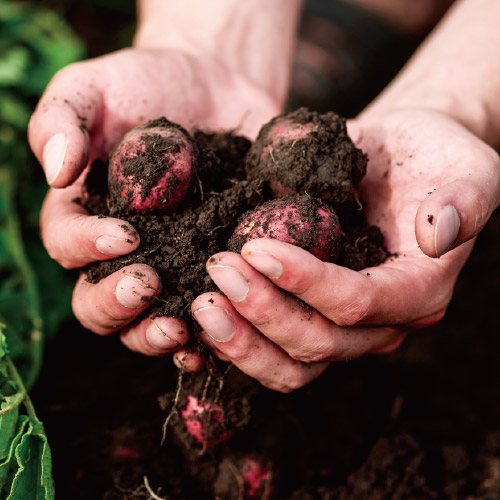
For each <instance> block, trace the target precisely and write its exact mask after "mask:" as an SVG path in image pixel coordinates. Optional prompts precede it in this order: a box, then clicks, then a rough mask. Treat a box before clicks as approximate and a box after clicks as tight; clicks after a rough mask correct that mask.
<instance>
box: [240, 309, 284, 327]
mask: <svg viewBox="0 0 500 500" xmlns="http://www.w3.org/2000/svg"><path fill="white" fill-rule="evenodd" d="M248 319H249V320H250V321H251V322H252V324H253V325H254V326H255V327H256V328H257V329H258V330H261V329H265V328H266V327H267V326H269V325H272V324H275V323H276V322H279V320H280V318H278V310H277V309H270V308H269V307H266V306H264V305H262V306H261V307H255V308H254V312H253V314H252V315H251V319H250V317H248Z"/></svg>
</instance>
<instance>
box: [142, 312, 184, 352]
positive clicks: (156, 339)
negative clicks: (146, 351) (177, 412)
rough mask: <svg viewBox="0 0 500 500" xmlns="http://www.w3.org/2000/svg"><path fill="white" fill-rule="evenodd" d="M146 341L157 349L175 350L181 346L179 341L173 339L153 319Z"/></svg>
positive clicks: (147, 331)
mask: <svg viewBox="0 0 500 500" xmlns="http://www.w3.org/2000/svg"><path fill="white" fill-rule="evenodd" d="M146 340H147V341H148V342H149V343H150V344H151V346H152V347H154V348H155V349H174V348H175V347H177V346H178V345H180V344H179V342H177V340H174V339H171V338H170V337H169V336H168V335H167V334H166V333H165V332H164V331H163V330H162V329H161V328H160V327H159V326H158V323H157V322H156V321H155V320H154V319H151V324H150V325H149V326H148V327H147V329H146Z"/></svg>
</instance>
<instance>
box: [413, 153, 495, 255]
mask: <svg viewBox="0 0 500 500" xmlns="http://www.w3.org/2000/svg"><path fill="white" fill-rule="evenodd" d="M498 163H499V162H498V158H495V162H494V165H495V169H494V170H492V171H491V175H489V172H486V171H481V169H478V168H476V169H474V177H471V176H470V175H469V176H468V177H467V179H457V180H453V181H452V182H450V183H448V184H445V185H443V186H441V187H439V188H438V189H437V190H436V191H434V192H432V193H431V194H429V196H428V197H427V198H426V199H425V200H424V201H423V202H422V203H421V205H420V207H419V209H418V211H417V215H416V218H415V234H416V236H417V241H418V244H419V245H420V248H421V249H422V251H423V252H424V253H425V254H426V255H428V256H430V257H440V256H441V255H443V254H445V253H446V252H448V251H449V250H451V249H452V248H455V247H457V246H458V245H460V244H462V243H464V242H465V241H468V240H470V239H472V238H474V237H475V236H477V235H478V234H479V232H480V231H481V229H482V228H483V227H484V226H485V224H486V222H487V221H488V219H489V218H490V216H491V214H492V212H493V210H495V208H496V207H497V206H498V204H499V196H500V176H499V175H498V170H499V169H500V164H498Z"/></svg>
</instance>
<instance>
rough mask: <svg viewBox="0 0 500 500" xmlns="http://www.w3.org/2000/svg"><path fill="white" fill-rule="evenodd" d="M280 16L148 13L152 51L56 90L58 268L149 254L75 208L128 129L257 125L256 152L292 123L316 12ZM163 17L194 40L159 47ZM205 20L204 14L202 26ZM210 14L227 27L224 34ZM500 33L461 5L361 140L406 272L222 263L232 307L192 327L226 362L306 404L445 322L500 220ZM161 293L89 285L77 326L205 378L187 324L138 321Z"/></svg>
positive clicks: (141, 45) (44, 128)
mask: <svg viewBox="0 0 500 500" xmlns="http://www.w3.org/2000/svg"><path fill="white" fill-rule="evenodd" d="M275 1H276V3H272V2H269V1H268V0H265V1H263V4H262V9H263V10H262V9H261V10H260V11H259V22H258V23H256V25H258V28H255V27H254V26H253V25H252V22H251V19H252V17H251V15H252V12H253V10H252V9H251V10H250V11H248V12H246V11H245V9H246V7H245V6H246V5H247V3H244V2H236V1H234V2H233V1H231V0H219V1H218V2H213V3H211V4H210V11H211V12H210V13H207V12H203V8H202V7H200V9H201V10H199V9H198V10H197V9H195V8H194V7H193V5H194V4H196V3H197V2H195V0H193V2H192V3H193V5H187V4H188V3H189V4H190V3H191V2H180V1H179V2H176V1H172V2H165V1H163V2H162V1H160V0H149V1H144V2H142V3H141V4H140V5H139V6H140V10H139V13H140V21H141V22H140V25H139V26H140V27H139V32H138V35H137V37H136V48H133V49H130V50H127V51H121V52H119V53H116V54H112V55H109V56H106V57H104V58H100V59H96V60H94V61H89V62H86V63H79V64H77V65H73V66H70V67H68V68H67V69H65V70H63V71H62V72H61V73H60V74H58V75H57V76H56V77H55V79H54V80H53V82H52V83H51V84H50V85H49V87H48V89H47V90H46V93H45V94H44V96H43V97H42V99H41V101H40V104H39V106H38V108H37V110H36V111H35V113H34V115H33V118H32V121H31V124H30V130H29V135H30V142H31V145H32V147H33V150H34V152H35V154H36V155H37V156H38V158H39V160H40V161H41V163H42V165H43V167H44V169H45V172H46V174H47V179H48V181H49V182H50V183H51V186H52V189H51V190H50V191H49V194H48V196H47V199H46V202H45V204H44V208H43V211H42V216H41V224H42V236H43V238H44V242H45V245H46V247H47V250H48V251H49V253H50V254H51V256H52V257H54V258H55V259H56V260H58V261H59V262H60V263H61V264H62V265H63V266H65V267H67V268H74V267H80V266H82V265H84V264H86V263H88V262H92V261H96V260H103V259H106V258H111V256H113V255H123V254H126V253H128V252H129V251H131V250H132V249H134V248H136V247H137V245H138V244H139V240H138V237H137V236H135V235H134V232H133V229H132V228H130V227H127V230H124V228H123V224H124V223H123V221H118V220H114V219H97V218H95V217H91V216H89V215H88V214H86V213H85V211H84V210H83V209H82V208H81V207H79V206H78V205H76V204H75V203H72V202H71V200H73V199H74V198H75V197H76V196H77V195H78V193H79V192H80V186H79V182H81V181H80V180H79V176H80V173H81V172H82V170H83V169H84V167H85V166H86V164H87V162H88V160H89V158H90V159H92V158H95V157H99V156H101V157H102V156H104V155H105V154H106V153H107V152H109V150H110V149H111V148H112V147H113V145H114V144H115V143H116V141H117V140H118V139H119V137H120V136H121V135H122V134H123V133H124V132H125V131H126V130H128V129H130V128H132V127H133V126H135V125H137V124H139V123H142V122H144V121H146V120H148V119H150V118H156V117H157V116H158V114H159V113H160V114H162V113H163V114H165V115H166V116H167V117H168V118H169V119H171V120H173V121H178V122H180V123H181V124H183V125H185V126H189V125H191V124H193V123H196V124H198V125H201V126H206V127H209V128H215V129H220V128H222V129H227V128H234V127H238V126H239V127H240V131H241V133H243V134H245V135H247V136H248V137H250V138H253V137H254V136H255V134H256V132H257V131H258V128H259V127H260V125H261V124H262V123H264V122H265V121H267V120H268V119H269V118H271V117H272V116H274V115H276V114H278V113H279V112H280V111H281V109H282V107H283V105H284V101H285V97H286V92H287V86H288V69H289V64H290V60H291V55H292V50H293V38H294V36H295V29H296V24H297V18H298V14H299V8H300V3H299V2H294V1H289V0H283V1H280V0H275ZM278 4H280V5H278ZM269 5H271V6H272V7H269ZM185 7H186V8H187V10H186V11H185V10H184V8H185ZM275 8H276V10H275ZM158 9H159V10H158ZM161 9H167V10H168V12H169V15H168V16H167V15H165V17H164V19H175V20H176V22H177V23H178V25H181V26H183V27H184V29H177V28H176V24H175V23H173V24H172V25H171V26H169V25H168V24H169V22H168V21H165V22H164V23H163V24H162V29H161V30H159V26H157V25H156V24H157V23H158V22H159V21H158V20H159V19H161V16H160V15H158V12H161ZM186 12H187V14H186ZM190 12H191V13H192V12H198V13H199V15H198V16H197V17H195V18H194V19H192V18H189V15H190ZM228 12H229V13H230V15H229V16H228V17H224V16H225V13H228ZM152 13H156V15H152ZM284 13H286V14H284ZM210 14H212V15H213V16H216V17H215V19H216V21H214V22H213V23H207V22H206V20H207V19H211V18H210ZM207 16H208V17H207ZM499 18H500V5H499V4H498V2H495V1H492V0H462V1H458V2H456V4H455V6H454V7H453V8H452V9H451V11H450V12H449V13H448V15H447V16H446V17H445V19H444V20H443V21H442V22H441V24H440V25H439V26H438V27H437V29H436V30H435V31H434V33H433V34H432V36H431V37H430V38H429V39H428V40H427V42H426V43H425V44H424V45H423V46H422V48H421V49H420V50H419V51H418V52H417V54H416V55H415V57H414V58H413V59H412V61H410V63H409V64H408V65H407V67H406V68H405V69H404V70H403V71H402V73H401V74H400V75H399V76H398V78H397V79H396V80H395V81H394V82H393V83H392V84H391V85H390V86H389V87H388V88H387V89H386V90H385V91H384V92H383V93H382V95H381V96H380V97H379V98H378V99H376V100H375V102H374V103H372V104H371V105H370V106H369V107H368V108H367V109H366V110H365V111H364V112H363V113H361V115H360V116H358V117H357V118H356V119H355V120H353V121H351V122H349V123H348V127H349V132H350V134H351V136H352V137H353V139H354V141H355V142H356V144H357V145H358V146H359V147H361V148H362V149H363V150H364V151H365V152H366V153H367V154H368V157H369V159H370V161H369V166H368V173H367V176H366V178H365V179H364V180H363V182H362V185H361V197H362V199H363V200H365V202H366V204H367V207H368V211H367V217H368V220H369V222H370V223H373V224H377V225H378V226H379V227H380V228H381V230H382V232H383V233H384V236H385V238H386V244H387V247H388V249H389V250H390V251H391V252H394V253H397V254H398V255H399V256H398V257H397V258H393V259H390V260H388V261H387V262H385V263H383V264H382V265H380V266H378V267H376V268H372V269H364V270H362V271H360V272H354V271H351V270H348V269H345V268H342V267H339V266H336V265H335V264H330V263H324V262H321V261H320V260H318V259H316V258H315V257H314V256H312V255H311V254H309V253H307V252H305V251H303V250H301V249H299V248H296V247H292V246H291V245H287V244H284V243H280V242H277V241H275V240H254V241H251V242H249V243H247V244H246V245H245V246H244V247H243V249H242V252H241V254H234V253H229V252H224V253H221V254H217V255H215V256H214V259H213V260H211V261H209V263H208V264H207V271H208V273H209V274H210V276H211V277H212V279H213V280H214V282H215V283H216V284H217V285H218V287H219V288H220V289H221V291H222V292H223V294H210V295H207V294H205V295H202V296H200V297H198V298H197V299H196V300H195V301H194V303H193V305H192V311H193V314H194V317H195V318H196V319H197V321H198V322H199V323H200V325H201V326H202V327H203V329H204V333H203V334H202V335H201V339H202V340H203V341H204V342H206V343H207V345H208V346H209V348H210V349H212V351H213V352H214V354H215V355H216V356H219V357H220V358H221V359H224V360H227V361H230V362H233V363H234V364H235V365H236V366H238V367H239V368H240V369H241V370H242V371H244V372H245V373H247V374H248V375H250V376H252V377H254V378H256V379H257V380H258V381H260V382H261V383H262V384H263V385H265V386H266V387H269V388H271V389H275V390H278V391H283V392H288V391H291V390H293V389H296V388H298V387H301V386H303V385H304V384H306V383H308V382H310V381H311V380H313V379H314V378H316V377H317V376H318V375H319V374H320V373H321V372H322V371H324V369H325V368H326V367H327V366H328V365H329V364H330V363H331V362H332V361H335V360H343V359H350V358H354V357H358V356H361V355H363V354H366V353H385V352H390V351H392V350H394V349H396V348H397V347H398V346H399V345H400V343H401V342H402V340H403V338H404V336H405V334H406V332H408V330H410V329H414V328H418V327H422V326H426V325H430V324H433V323H435V322H436V321H438V320H439V319H441V317H442V316H443V315H444V313H445V311H446V307H447V305H448V303H449V301H450V299H451V296H452V291H453V286H454V283H455V281H456V278H457V276H458V273H459V271H460V269H461V267H462V266H463V264H464V263H465V261H466V259H467V257H468V255H469V253H470V251H471V250H472V246H473V243H474V238H475V237H476V236H477V234H478V233H479V232H480V230H481V229H482V228H483V227H484V225H485V224H486V222H487V220H488V218H489V216H490V215H491V213H492V212H493V210H494V209H495V208H496V207H498V204H499V198H500V162H499V159H498V155H497V153H496V152H495V150H494V149H493V148H496V147H498V146H499V142H500V109H499V105H498V103H497V96H498V95H499V93H500V58H499V57H498V55H497V49H496V48H497V47H498V46H499V44H500V35H499V34H498V33H497V29H496V24H497V21H496V20H497V19H499ZM188 19H190V21H191V22H188ZM262 19H267V20H268V21H269V23H266V22H262ZM278 20H279V21H278ZM202 21H205V22H204V24H203V23H202ZM198 22H199V23H200V25H197V23H198ZM276 22H279V23H281V24H280V28H281V29H280V30H276V25H275V23H276ZM160 24H161V23H160ZM202 24H203V29H201V28H200V26H201V25H202ZM207 24H208V27H207ZM478 26H479V27H480V29H478ZM228 30H229V33H228ZM266 30H267V32H266ZM159 33H160V34H159ZM266 35H267V36H270V37H272V39H273V40H274V42H275V43H270V44H267V43H266V44H265V45H266V47H274V48H275V51H274V50H273V51H271V52H270V51H269V50H266V51H264V52H265V54H262V53H260V52H258V50H257V49H258V47H260V44H261V43H262V37H263V36H266ZM472 39H473V40H474V42H475V43H473V44H471V45H470V46H469V45H468V42H469V41H470V40H472ZM227 40H231V42H232V43H224V41H227ZM256 54H259V57H257V56H256ZM153 62H154V65H153ZM158 64H159V66H158ZM153 68H154V69H153ZM94 75H98V77H97V76H94ZM131 75H133V77H132V76H131ZM145 89H147V90H148V92H147V94H148V99H147V101H146V102H143V101H141V99H142V96H143V94H144V90H145ZM173 95H175V96H176V98H175V99H171V96H173ZM54 97H56V99H55V100H54ZM64 99H66V101H65V100H64ZM227 103H231V106H230V107H228V106H227ZM89 104H90V107H89ZM138 104H140V105H138ZM224 104H225V105H224ZM82 116H83V117H84V118H85V120H84V123H85V126H86V130H84V131H82V129H81V127H80V125H81V123H82V122H81V118H79V117H82ZM87 131H89V132H87ZM61 133H62V134H64V135H61ZM58 134H59V135H58ZM54 137H55V139H54ZM51 138H52V139H51ZM61 138H62V139H61ZM50 140H51V141H52V143H50V142H49V141H50ZM47 143H49V147H47ZM44 148H45V152H44ZM62 158H64V161H62ZM102 235H106V236H108V237H105V238H99V237H100V236H102ZM436 257H439V258H436ZM139 267H140V266H139ZM138 271H139V273H140V274H138ZM121 280H124V281H121ZM160 286H161V285H160V283H159V280H158V277H157V276H156V273H155V272H154V271H153V270H152V269H151V268H148V267H147V266H142V267H140V268H138V266H134V265H132V266H128V267H127V268H125V269H123V270H121V271H119V272H117V273H115V274H113V275H111V276H109V277H108V278H106V279H104V280H102V281H101V282H100V283H98V284H96V285H89V284H88V283H86V282H85V280H84V276H82V278H81V279H80V280H79V282H78V283H77V285H76V288H75V292H74V298H73V306H74V311H75V315H76V316H77V318H78V319H79V320H80V321H81V322H82V324H83V325H84V326H86V327H88V328H89V329H91V330H93V331H95V332H96V333H99V334H109V333H112V332H117V331H120V332H121V333H120V335H121V338H122V341H123V342H124V343H125V345H127V346H128V347H129V348H131V349H133V350H136V351H139V352H143V353H145V354H149V355H158V354H164V353H167V352H174V351H175V354H174V356H175V359H176V362H177V363H178V364H182V365H183V366H184V368H185V369H187V370H196V369H199V368H201V366H202V360H201V359H200V358H198V357H197V356H196V355H187V354H186V351H185V350H184V349H183V348H182V346H183V345H184V344H185V343H186V342H187V339H188V334H187V331H186V327H185V324H183V322H181V321H180V320H178V319H175V318H157V319H156V320H155V322H152V321H151V320H149V319H147V320H142V321H141V322H139V323H136V322H134V319H135V318H136V317H137V315H138V314H139V313H140V312H141V311H143V310H144V309H145V308H146V307H147V306H148V305H149V303H150V302H149V303H145V302H144V300H142V297H143V296H147V297H151V300H153V297H154V296H155V295H156V294H157V293H159V290H160ZM283 290H285V291H287V292H289V293H286V294H284V293H283ZM138 298H139V299H138ZM297 298H299V299H301V300H302V301H304V302H306V303H307V304H309V306H310V309H309V311H305V310H304V308H302V307H300V306H299V304H298V301H297ZM208 299H210V300H211V302H208ZM212 301H213V302H212ZM180 332H183V333H180Z"/></svg>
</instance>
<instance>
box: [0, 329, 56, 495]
mask: <svg viewBox="0 0 500 500" xmlns="http://www.w3.org/2000/svg"><path fill="white" fill-rule="evenodd" d="M3 331H4V326H3V325H0V400H1V404H0V498H5V499H6V500H53V499H54V495H55V492H54V484H53V480H52V472H51V470H52V457H51V453H50V448H49V445H48V442H47V437H46V436H45V432H44V429H43V425H42V423H41V422H40V421H39V420H38V418H37V416H36V414H35V411H34V408H33V405H32V404H31V401H30V399H29V397H28V393H27V391H26V388H25V387H24V384H23V382H22V380H21V377H20V376H19V373H18V372H17V370H16V368H15V366H14V364H13V363H12V361H11V360H10V358H9V356H8V348H7V342H6V338H5V335H4V333H3Z"/></svg>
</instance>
